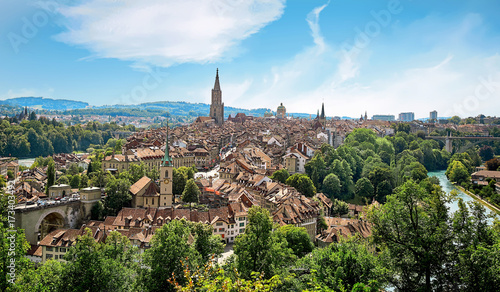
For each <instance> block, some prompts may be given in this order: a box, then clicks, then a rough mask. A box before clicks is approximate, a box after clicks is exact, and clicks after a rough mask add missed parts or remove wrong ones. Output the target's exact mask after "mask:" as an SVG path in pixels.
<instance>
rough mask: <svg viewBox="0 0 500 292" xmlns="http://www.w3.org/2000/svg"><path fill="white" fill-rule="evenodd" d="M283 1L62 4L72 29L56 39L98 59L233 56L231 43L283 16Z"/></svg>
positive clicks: (170, 60) (163, 62)
mask: <svg viewBox="0 0 500 292" xmlns="http://www.w3.org/2000/svg"><path fill="white" fill-rule="evenodd" d="M284 2H285V0H248V1H247V0H245V1H242V0H212V1H208V0H184V1H177V0H151V1H147V2H145V1H128V0H117V1H99V0H93V1H89V2H85V3H82V4H80V5H77V6H67V7H64V8H61V9H60V13H61V14H62V15H63V16H64V17H65V19H66V22H65V25H66V26H67V31H66V32H64V33H62V34H60V35H58V36H57V39H58V40H61V41H63V42H66V43H69V44H74V45H80V46H83V47H85V48H87V49H89V50H90V51H91V52H92V53H93V54H94V55H95V56H96V57H99V58H117V59H122V60H132V61H135V62H138V63H146V64H154V65H156V66H170V65H172V64H178V63H186V62H197V63H205V62H213V61H217V60H221V59H223V58H225V56H227V55H229V56H231V55H234V52H230V49H231V48H234V47H235V46H237V45H238V43H239V42H240V41H241V40H243V39H245V38H248V37H249V36H250V35H252V34H254V33H256V32H258V31H259V30H260V29H261V28H262V27H264V26H266V25H267V24H269V23H270V22H273V21H275V20H277V19H279V18H280V17H281V15H282V14H283V10H284ZM139 66H141V65H139Z"/></svg>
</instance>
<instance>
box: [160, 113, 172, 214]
mask: <svg viewBox="0 0 500 292" xmlns="http://www.w3.org/2000/svg"><path fill="white" fill-rule="evenodd" d="M168 148H169V145H168V122H167V138H166V143H165V155H164V156H163V159H162V160H161V165H160V207H170V206H172V202H173V197H174V195H173V193H172V185H173V179H174V173H173V172H174V167H173V164H172V158H171V157H170V155H169V153H168V151H169V149H168Z"/></svg>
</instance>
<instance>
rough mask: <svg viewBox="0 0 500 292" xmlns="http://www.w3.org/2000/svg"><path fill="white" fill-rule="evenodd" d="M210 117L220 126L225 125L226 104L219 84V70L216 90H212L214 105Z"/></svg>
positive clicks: (211, 105) (216, 78)
mask: <svg viewBox="0 0 500 292" xmlns="http://www.w3.org/2000/svg"><path fill="white" fill-rule="evenodd" d="M210 117H211V118H212V119H214V121H215V123H216V124H217V125H219V126H222V124H224V103H223V102H222V90H220V84H219V69H218V68H217V73H216V74H215V84H214V89H212V103H211V104H210Z"/></svg>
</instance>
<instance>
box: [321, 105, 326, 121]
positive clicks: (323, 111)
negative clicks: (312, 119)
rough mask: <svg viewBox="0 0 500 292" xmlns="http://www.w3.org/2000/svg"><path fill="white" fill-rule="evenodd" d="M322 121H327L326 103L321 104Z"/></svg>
mask: <svg viewBox="0 0 500 292" xmlns="http://www.w3.org/2000/svg"><path fill="white" fill-rule="evenodd" d="M321 119H322V120H324V119H325V103H324V102H323V103H321Z"/></svg>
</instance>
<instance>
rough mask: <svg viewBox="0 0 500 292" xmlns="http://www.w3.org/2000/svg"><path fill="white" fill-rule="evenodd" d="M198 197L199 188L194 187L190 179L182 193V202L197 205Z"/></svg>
mask: <svg viewBox="0 0 500 292" xmlns="http://www.w3.org/2000/svg"><path fill="white" fill-rule="evenodd" d="M200 195H201V192H200V188H199V187H198V186H197V185H196V183H195V182H194V179H192V178H190V179H189V180H188V181H187V183H186V187H185V188H184V191H183V192H182V201H183V202H185V203H199V202H200Z"/></svg>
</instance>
